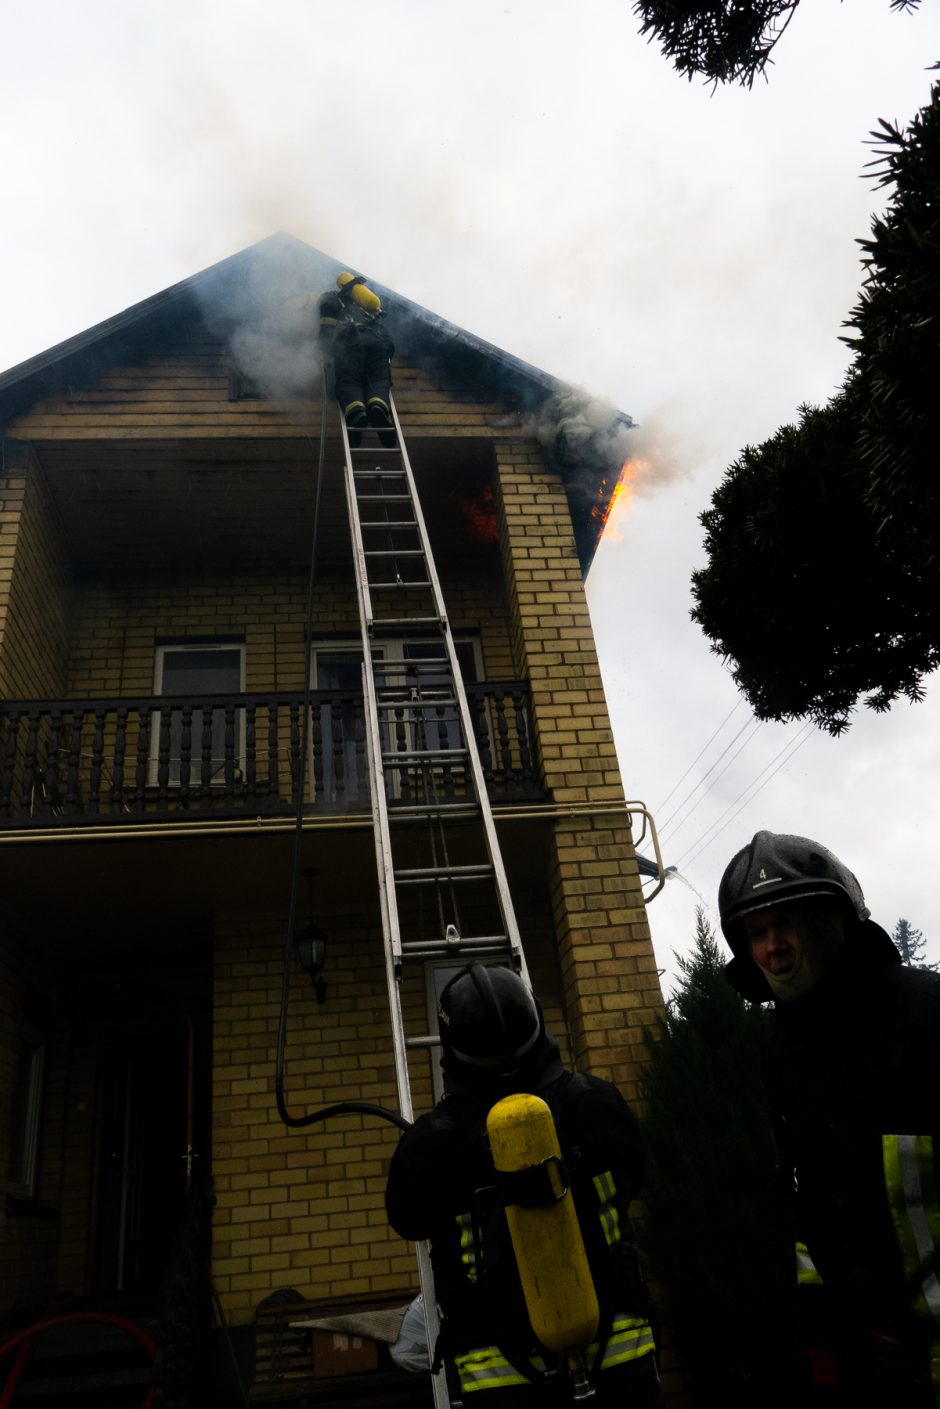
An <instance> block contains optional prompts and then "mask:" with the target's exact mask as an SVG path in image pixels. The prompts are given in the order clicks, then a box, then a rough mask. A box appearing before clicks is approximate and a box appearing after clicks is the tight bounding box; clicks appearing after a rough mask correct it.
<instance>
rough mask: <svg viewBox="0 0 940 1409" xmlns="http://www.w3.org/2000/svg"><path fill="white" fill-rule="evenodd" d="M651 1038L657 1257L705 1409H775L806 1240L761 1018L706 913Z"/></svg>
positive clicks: (647, 1126)
mask: <svg viewBox="0 0 940 1409" xmlns="http://www.w3.org/2000/svg"><path fill="white" fill-rule="evenodd" d="M678 962H679V966H680V969H681V972H682V977H681V980H680V983H679V988H678V991H677V992H676V994H675V995H674V997H673V998H672V1000H671V1002H670V1003H669V1006H668V1009H667V1013H666V1016H665V1018H664V1019H663V1020H662V1022H661V1023H660V1025H659V1027H658V1028H657V1029H655V1030H653V1031H650V1032H648V1033H647V1039H646V1040H647V1048H648V1064H647V1069H646V1074H645V1076H644V1078H643V1081H642V1086H641V1094H642V1097H643V1101H644V1105H645V1108H646V1111H647V1114H646V1117H645V1119H644V1122H643V1124H644V1143H645V1149H646V1179H645V1190H646V1203H647V1208H648V1218H647V1219H646V1221H645V1225H644V1232H643V1238H644V1245H645V1253H646V1257H647V1260H648V1264H649V1267H650V1271H651V1272H652V1275H653V1276H654V1277H655V1278H656V1279H657V1280H658V1281H659V1282H660V1283H661V1285H662V1287H663V1304H664V1314H665V1321H666V1325H667V1328H668V1330H669V1333H670V1335H671V1338H672V1341H673V1342H674V1344H675V1347H676V1352H677V1356H678V1358H679V1363H680V1364H681V1365H682V1366H683V1368H684V1370H685V1372H686V1374H687V1376H688V1379H689V1387H690V1389H691V1390H692V1392H693V1393H694V1394H695V1396H696V1398H697V1402H699V1403H701V1404H702V1405H703V1406H709V1405H712V1404H715V1405H721V1406H722V1407H723V1409H728V1407H729V1406H732V1405H736V1404H741V1405H742V1406H743V1405H745V1404H747V1405H749V1406H751V1409H753V1406H754V1405H756V1404H760V1405H762V1406H769V1405H776V1404H778V1403H780V1402H783V1401H782V1399H781V1398H779V1397H778V1396H779V1395H780V1393H781V1391H782V1387H783V1385H784V1382H785V1380H786V1368H787V1366H788V1365H789V1364H790V1363H791V1353H790V1352H791V1330H790V1327H791V1319H790V1318H791V1296H792V1281H793V1255H794V1254H793V1238H792V1235H791V1234H790V1232H789V1229H788V1228H787V1227H786V1226H785V1223H784V1220H782V1219H781V1216H780V1210H779V1204H778V1201H777V1198H776V1174H775V1152H774V1145H773V1138H772V1134H771V1128H770V1120H769V1115H768V1111H767V1107H766V1102H765V1098H764V1093H763V1086H762V1082H761V1075H760V1039H759V1024H760V1021H761V1013H760V1009H759V1008H757V1007H753V1006H751V1005H749V1004H747V1003H745V1002H744V1000H743V999H741V998H740V997H739V996H738V995H737V994H736V993H735V992H734V991H733V989H732V988H731V987H730V985H729V984H728V983H727V981H726V979H725V977H724V973H723V967H724V962H725V961H724V958H723V956H722V953H721V950H720V948H719V945H718V943H717V941H716V939H715V936H714V933H713V932H712V930H711V927H710V926H709V924H708V921H707V920H706V918H705V915H704V912H703V911H702V910H701V909H700V910H699V911H698V913H697V917H696V934H695V945H694V948H693V951H692V953H691V955H690V956H689V957H687V958H682V957H680V958H678Z"/></svg>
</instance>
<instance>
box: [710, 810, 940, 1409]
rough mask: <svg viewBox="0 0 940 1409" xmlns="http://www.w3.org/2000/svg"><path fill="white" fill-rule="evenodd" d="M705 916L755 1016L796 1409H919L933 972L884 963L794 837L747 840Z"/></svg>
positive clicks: (934, 1314) (826, 874)
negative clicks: (789, 1304) (792, 1324)
mask: <svg viewBox="0 0 940 1409" xmlns="http://www.w3.org/2000/svg"><path fill="white" fill-rule="evenodd" d="M718 904H719V911H720V914H721V925H722V929H723V930H724V933H725V937H726V938H727V940H728V943H729V944H730V946H731V950H732V952H733V955H734V958H733V959H732V961H731V963H730V964H729V965H728V966H727V970H726V974H727V977H728V980H729V982H730V983H731V984H732V985H733V987H735V988H736V989H737V990H738V992H739V993H741V994H743V995H744V997H746V998H748V999H750V1000H752V1001H753V1002H758V1003H763V1002H770V1001H772V1002H773V1008H772V1010H770V1011H769V1012H768V1015H767V1021H766V1027H765V1053H764V1058H765V1080H766V1084H767V1089H768V1095H769V1100H770V1105H771V1111H772V1115H773V1117H774V1120H775V1125H776V1136H777V1143H778V1151H779V1156H780V1162H781V1172H782V1174H783V1175H784V1179H783V1183H782V1187H783V1188H784V1189H785V1190H787V1194H786V1197H787V1200H788V1203H789V1204H790V1211H791V1213H792V1215H793V1219H794V1225H795V1234H796V1281H797V1299H798V1302H799V1303H800V1313H801V1314H800V1315H799V1318H798V1319H799V1324H800V1328H801V1338H802V1351H803V1357H802V1370H803V1376H804V1394H803V1396H802V1397H801V1399H800V1401H799V1402H800V1403H809V1404H812V1403H814V1402H817V1401H818V1402H819V1403H825V1404H826V1405H833V1406H835V1405H840V1406H841V1405H843V1404H844V1405H846V1406H848V1405H851V1406H853V1409H859V1406H871V1407H872V1409H875V1406H878V1409H937V1406H940V1259H938V1249H940V1204H938V1197H937V1196H938V1183H937V1158H936V1157H937V1153H938V1152H940V975H938V974H936V973H931V972H927V971H925V970H922V969H913V968H907V967H904V966H903V965H902V964H901V959H900V955H899V954H898V952H897V950H896V948H895V947H894V945H893V943H892V942H891V940H890V939H889V937H888V935H887V934H886V933H885V931H884V930H883V929H881V927H880V926H879V925H877V924H875V922H874V921H873V920H872V919H871V918H870V913H869V911H868V909H867V907H866V905H865V899H864V896H863V894H862V890H861V887H860V885H859V883H858V881H857V880H856V878H855V876H854V875H853V874H852V872H851V871H850V870H849V869H848V867H847V866H845V865H844V864H843V863H842V862H841V861H840V860H839V858H838V857H837V856H834V855H833V854H832V852H831V851H828V850H827V849H826V847H824V846H820V845H819V843H817V842H814V841H811V840H809V839H808V838H807V837H798V836H786V835H779V834H777V833H774V832H758V833H757V835H756V836H755V837H754V838H753V840H752V841H751V842H750V844H749V845H748V846H746V847H744V848H743V849H742V850H741V851H739V852H738V854H737V855H736V856H735V857H734V858H733V859H732V860H731V862H730V863H729V865H728V867H727V869H726V871H725V873H724V876H723V878H722V881H721V885H720V888H719V894H718ZM790 1191H792V1192H790Z"/></svg>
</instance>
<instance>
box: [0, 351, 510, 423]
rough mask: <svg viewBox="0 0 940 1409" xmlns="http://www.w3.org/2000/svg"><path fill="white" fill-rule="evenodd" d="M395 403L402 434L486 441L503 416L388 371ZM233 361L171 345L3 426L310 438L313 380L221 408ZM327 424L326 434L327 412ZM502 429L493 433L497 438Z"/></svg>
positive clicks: (404, 370) (316, 406)
mask: <svg viewBox="0 0 940 1409" xmlns="http://www.w3.org/2000/svg"><path fill="white" fill-rule="evenodd" d="M393 365H394V377H395V387H394V390H395V396H396V400H397V403H398V409H399V414H400V415H401V417H402V420H403V422H407V427H408V435H409V436H411V435H417V436H421V435H424V434H433V435H435V436H439V435H442V434H443V435H456V436H488V435H491V434H492V430H491V426H492V424H493V422H494V421H495V420H500V419H502V418H503V416H504V414H505V408H504V407H502V406H501V405H498V404H495V403H485V402H478V401H475V400H473V399H469V398H468V395H467V393H466V392H465V391H461V390H459V389H457V388H456V387H453V386H447V385H436V384H435V383H434V382H433V381H432V380H431V378H430V377H429V376H428V375H427V374H426V373H425V372H423V371H419V370H418V369H417V368H415V367H409V366H402V365H400V364H399V363H398V362H395V363H394V364H393ZM233 371H234V363H233V361H232V359H231V357H230V355H229V354H228V352H227V349H226V348H225V346H224V345H223V344H221V343H218V342H209V341H205V340H201V341H200V340H197V339H192V340H188V341H187V340H181V341H178V342H175V343H167V344H165V345H163V346H160V347H158V348H155V349H154V351H153V352H152V353H151V354H150V355H148V356H147V357H145V358H142V359H141V360H140V361H139V362H137V363H136V364H134V365H125V366H118V367H113V368H111V369H110V370H109V371H107V372H105V373H103V374H102V375H101V376H100V377H99V378H98V380H97V381H96V382H95V384H94V385H93V386H88V387H75V388H72V389H70V390H69V391H68V392H67V393H65V394H63V395H57V396H49V397H46V398H44V399H42V400H41V401H38V402H36V403H35V404H34V405H33V406H32V407H31V408H30V410H29V411H27V412H26V413H25V414H24V415H22V416H21V417H19V419H17V420H16V421H15V422H13V424H11V425H10V426H8V427H7V434H8V435H9V436H11V437H14V438H18V439H22V440H33V441H40V442H42V441H50V440H86V439H92V440H111V439H118V440H122V439H123V440H139V439H163V438H174V439H175V438H179V439H189V438H211V437H227V436H238V437H240V438H250V437H253V436H257V437H270V436H285V437H291V436H293V437H296V436H297V435H298V434H303V435H310V434H317V433H318V431H319V426H320V398H319V381H320V378H319V373H317V372H312V380H313V382H314V386H313V388H312V395H311V397H310V399H309V400H296V401H291V400H276V399H267V398H263V399H262V398H258V399H244V400H231V399H230V387H231V382H232V375H233ZM331 413H332V414H330V416H329V420H328V425H329V426H330V431H331V432H334V433H335V430H336V414H335V411H333V410H332V408H331ZM505 433H506V432H505V428H503V430H502V434H504V435H505Z"/></svg>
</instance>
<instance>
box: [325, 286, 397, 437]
mask: <svg viewBox="0 0 940 1409" xmlns="http://www.w3.org/2000/svg"><path fill="white" fill-rule="evenodd" d="M319 316H320V346H321V348H322V350H323V352H324V353H325V355H326V356H327V357H329V358H332V361H333V389H334V392H335V395H336V399H337V401H338V402H339V404H340V407H341V409H342V412H343V417H344V419H345V421H346V426H347V428H348V430H349V443H350V445H351V446H353V448H356V447H357V446H358V445H360V444H361V441H362V431H363V429H364V427H365V426H375V427H376V429H377V430H378V433H379V441H380V442H381V444H382V445H384V446H386V447H389V446H394V445H395V442H396V437H395V432H394V430H392V429H391V426H392V414H391V406H390V403H389V395H390V392H391V386H392V370H391V358H392V356H393V354H394V351H395V347H394V344H393V342H392V339H391V338H390V337H389V335H388V333H387V332H386V331H385V328H384V327H383V326H382V322H381V319H382V317H383V316H384V315H383V312H382V300H381V299H380V298H379V296H378V294H376V293H373V291H372V290H371V289H370V288H367V287H366V283H365V280H364V279H363V278H362V276H361V275H359V274H349V273H345V272H344V273H342V274H339V275H338V276H337V279H336V290H333V289H328V290H327V292H326V293H325V294H323V295H322V296H321V298H320V304H319Z"/></svg>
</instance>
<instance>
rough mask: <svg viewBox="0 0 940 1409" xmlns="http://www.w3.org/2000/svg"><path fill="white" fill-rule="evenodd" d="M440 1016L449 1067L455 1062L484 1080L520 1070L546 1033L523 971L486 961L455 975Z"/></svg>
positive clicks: (446, 993) (443, 999)
mask: <svg viewBox="0 0 940 1409" xmlns="http://www.w3.org/2000/svg"><path fill="white" fill-rule="evenodd" d="M437 1015H438V1019H439V1022H440V1033H441V1048H442V1052H443V1059H444V1066H445V1069H447V1068H450V1067H452V1066H453V1064H454V1063H455V1062H456V1063H458V1064H459V1066H460V1068H461V1069H462V1071H463V1073H464V1074H465V1075H468V1076H476V1077H478V1078H479V1079H480V1080H481V1081H488V1080H492V1079H493V1078H499V1077H500V1076H508V1075H510V1074H511V1073H512V1072H515V1071H517V1070H518V1068H519V1067H520V1065H522V1064H524V1063H525V1061H526V1058H527V1057H531V1056H532V1055H533V1054H534V1053H535V1052H536V1051H537V1049H538V1047H539V1039H540V1038H541V1037H542V1035H543V1033H544V1025H543V1022H542V1013H541V1009H540V1008H539V1005H538V1003H537V1002H536V1001H535V998H534V997H533V996H532V993H531V991H530V989H529V988H527V986H526V985H525V984H524V983H523V981H522V979H521V978H519V976H518V974H514V973H512V972H511V970H509V969H504V968H497V967H493V968H489V967H487V966H485V965H483V964H468V965H467V967H466V968H465V969H461V970H460V973H458V974H455V975H454V977H453V978H452V979H451V980H450V982H449V983H448V984H447V986H446V988H445V989H444V991H443V993H442V994H441V1001H440V1005H439V1007H438V1014H437Z"/></svg>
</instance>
